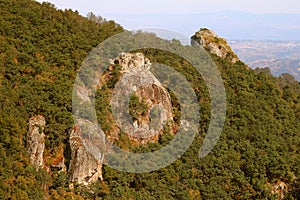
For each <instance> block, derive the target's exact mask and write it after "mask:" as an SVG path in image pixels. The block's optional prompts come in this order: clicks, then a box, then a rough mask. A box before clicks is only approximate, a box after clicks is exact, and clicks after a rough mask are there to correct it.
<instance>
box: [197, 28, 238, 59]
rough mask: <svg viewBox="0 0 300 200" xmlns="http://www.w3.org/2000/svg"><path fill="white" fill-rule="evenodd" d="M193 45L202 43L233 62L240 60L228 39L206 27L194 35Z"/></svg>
mask: <svg viewBox="0 0 300 200" xmlns="http://www.w3.org/2000/svg"><path fill="white" fill-rule="evenodd" d="M191 38H192V40H191V45H192V46H194V45H201V46H203V48H204V49H205V50H207V51H209V52H211V53H213V54H215V55H217V56H219V57H221V58H224V59H228V60H229V61H230V62H232V63H236V62H237V61H239V58H238V56H237V55H236V54H235V53H234V52H233V51H232V49H231V48H230V46H229V45H228V43H227V41H226V40H225V39H223V38H220V37H219V36H218V35H217V34H216V33H214V32H213V31H211V30H208V29H206V28H201V29H200V31H198V32H196V33H195V35H193V36H192V37H191Z"/></svg>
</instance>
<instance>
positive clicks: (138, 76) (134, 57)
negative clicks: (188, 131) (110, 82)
mask: <svg viewBox="0 0 300 200" xmlns="http://www.w3.org/2000/svg"><path fill="white" fill-rule="evenodd" d="M113 63H114V64H118V65H120V66H121V71H122V77H121V78H120V80H119V82H118V84H117V85H116V86H115V88H114V94H116V95H120V97H119V98H112V102H111V105H112V107H114V108H121V109H122V108H126V100H125V99H126V98H128V97H129V96H130V95H131V94H132V93H134V94H135V95H136V96H137V97H138V98H139V100H140V101H142V100H143V101H144V103H145V104H146V107H147V108H146V110H145V112H144V115H143V116H139V118H138V119H134V121H133V125H132V123H128V120H123V119H124V118H125V117H124V116H126V115H125V114H124V113H122V112H126V111H127V110H126V109H123V110H119V111H117V112H115V113H116V114H118V113H119V114H120V115H119V116H117V117H116V118H119V119H121V120H120V121H122V122H124V123H122V122H121V127H122V130H123V131H124V132H125V133H126V134H127V135H128V136H129V138H130V139H131V140H133V141H135V142H138V143H140V144H145V143H147V142H149V141H156V140H157V139H158V136H159V135H160V134H161V133H162V129H163V125H164V124H166V123H168V122H170V121H172V120H173V116H172V115H173V113H172V104H171V97H170V95H169V93H168V91H167V90H166V89H165V88H164V87H163V86H162V85H161V83H160V82H159V80H157V78H156V77H155V76H154V75H153V74H152V72H150V67H151V63H150V61H149V60H148V59H147V58H145V57H144V55H143V54H142V53H135V54H131V53H121V54H120V55H119V56H118V57H117V58H116V59H114V60H113ZM113 96H114V95H113ZM115 97H117V96H115ZM122 114H123V115H122ZM119 125H120V124H119Z"/></svg>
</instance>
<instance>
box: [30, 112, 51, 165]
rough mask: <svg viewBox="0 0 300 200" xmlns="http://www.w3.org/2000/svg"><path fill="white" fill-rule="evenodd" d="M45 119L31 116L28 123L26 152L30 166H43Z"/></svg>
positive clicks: (39, 116)
mask: <svg viewBox="0 0 300 200" xmlns="http://www.w3.org/2000/svg"><path fill="white" fill-rule="evenodd" d="M45 125H46V121H45V118H44V117H43V116H41V115H37V116H33V117H31V118H30V119H29V122H28V132H27V143H26V145H27V150H28V154H29V159H30V162H31V164H32V165H34V166H36V167H43V166H44V159H43V153H44V150H45V134H44V128H45Z"/></svg>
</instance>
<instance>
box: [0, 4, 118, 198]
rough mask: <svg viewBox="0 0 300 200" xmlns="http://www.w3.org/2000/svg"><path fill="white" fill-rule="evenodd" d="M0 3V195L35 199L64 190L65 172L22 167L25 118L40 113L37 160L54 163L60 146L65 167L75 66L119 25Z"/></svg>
mask: <svg viewBox="0 0 300 200" xmlns="http://www.w3.org/2000/svg"><path fill="white" fill-rule="evenodd" d="M0 8H1V9H0V24H1V28H0V113H1V115H0V160H1V161H0V199H43V196H44V195H46V197H47V196H48V197H49V194H52V195H55V194H56V193H57V191H56V189H57V188H58V187H59V188H61V192H65V193H66V192H67V191H69V188H68V180H69V178H68V176H67V174H65V173H57V172H55V171H53V174H52V177H50V175H48V173H46V171H44V170H39V171H36V170H35V167H33V166H31V165H30V160H29V157H28V154H27V148H25V147H26V143H29V141H26V134H27V127H28V126H27V124H28V120H29V119H30V118H31V117H32V116H36V115H41V116H43V117H44V118H45V121H46V126H45V128H44V135H45V151H44V159H45V160H44V164H45V165H46V166H47V167H50V166H52V164H57V163H56V162H57V161H56V160H55V159H57V158H60V159H61V158H62V156H63V155H62V152H63V149H65V157H66V164H67V165H68V162H69V157H70V154H69V153H68V151H69V150H68V148H66V147H67V141H68V133H69V130H70V128H71V127H72V126H73V120H72V113H71V111H72V105H71V104H72V86H73V82H74V78H75V76H76V72H77V70H78V69H79V67H80V65H81V62H82V61H83V59H84V58H85V56H86V55H87V54H88V52H89V51H91V50H92V49H93V48H94V47H96V46H97V45H98V44H99V43H100V42H101V41H103V40H104V39H105V38H107V37H109V36H111V35H113V34H116V33H118V32H121V31H122V28H121V27H120V26H119V25H117V24H116V23H114V22H113V21H107V22H105V21H100V22H101V23H96V22H94V21H92V20H89V19H87V18H84V17H82V16H80V15H79V14H78V12H74V11H71V10H65V11H63V10H57V9H56V8H55V7H54V5H51V4H49V3H43V4H40V3H37V2H35V1H31V0H24V1H23V0H22V1H19V0H0ZM99 19H100V18H99ZM61 147H62V149H61ZM41 162H42V161H39V163H41ZM49 198H50V197H49ZM51 199H54V197H51Z"/></svg>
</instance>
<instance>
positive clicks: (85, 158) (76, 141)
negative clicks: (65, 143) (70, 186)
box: [69, 125, 102, 185]
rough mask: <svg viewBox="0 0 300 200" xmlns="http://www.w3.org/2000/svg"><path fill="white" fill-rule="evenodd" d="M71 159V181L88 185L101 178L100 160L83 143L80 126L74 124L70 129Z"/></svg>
mask: <svg viewBox="0 0 300 200" xmlns="http://www.w3.org/2000/svg"><path fill="white" fill-rule="evenodd" d="M69 142H70V146H71V161H70V166H69V174H70V178H71V181H72V182H78V183H80V184H84V185H88V184H89V183H93V182H95V181H97V180H98V179H101V180H102V160H100V161H98V160H97V159H96V158H95V157H94V156H93V155H92V153H91V152H89V151H88V150H87V149H86V147H85V146H84V144H83V141H82V139H81V137H80V127H79V126H78V125H75V126H74V127H73V128H72V129H71V131H70V140H69Z"/></svg>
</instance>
